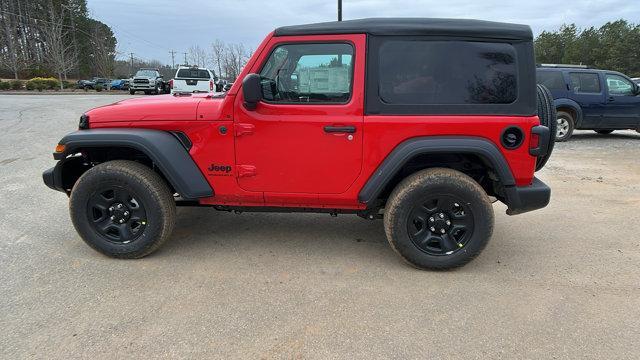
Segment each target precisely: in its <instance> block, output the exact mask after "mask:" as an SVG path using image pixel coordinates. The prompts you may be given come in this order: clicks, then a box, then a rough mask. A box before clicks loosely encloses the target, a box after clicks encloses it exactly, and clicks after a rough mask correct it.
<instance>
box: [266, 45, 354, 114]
mask: <svg viewBox="0 0 640 360" xmlns="http://www.w3.org/2000/svg"><path fill="white" fill-rule="evenodd" d="M301 44H302V45H324V44H345V45H349V46H350V47H351V50H352V55H351V64H352V65H351V78H350V80H349V97H348V98H347V100H345V101H330V102H293V101H291V102H279V101H269V100H266V99H264V98H262V99H260V101H261V102H264V103H266V104H269V105H348V104H350V103H351V100H353V80H354V78H355V67H356V56H358V55H357V52H356V45H355V44H354V43H353V42H352V41H350V40H327V41H317V40H315V41H283V42H278V43H275V44H274V45H273V47H271V49H270V50H269V54H268V55H267V56H266V57H265V58H264V61H263V62H262V64H260V67H259V68H258V71H257V74H258V75H260V74H261V73H262V70H263V69H264V67H265V66H266V65H267V62H269V59H271V55H273V53H274V52H275V51H276V49H278V48H279V47H281V46H285V45H301Z"/></svg>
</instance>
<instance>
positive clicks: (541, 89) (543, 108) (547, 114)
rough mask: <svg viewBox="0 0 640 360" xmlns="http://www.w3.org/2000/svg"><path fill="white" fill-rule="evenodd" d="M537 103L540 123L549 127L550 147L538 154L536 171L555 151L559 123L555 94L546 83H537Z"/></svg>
mask: <svg viewBox="0 0 640 360" xmlns="http://www.w3.org/2000/svg"><path fill="white" fill-rule="evenodd" d="M536 95H537V105H538V118H539V119H540V125H542V126H546V127H547V128H548V129H549V134H550V136H549V147H548V148H547V153H546V154H545V155H543V156H538V159H537V160H536V171H538V170H540V169H542V168H543V167H544V165H545V164H546V163H547V161H548V160H549V157H551V153H552V152H553V145H554V144H555V141H556V136H555V135H556V128H557V127H558V123H557V120H556V107H555V105H553V96H552V95H551V91H549V89H547V87H546V86H544V85H540V84H538V85H537V88H536Z"/></svg>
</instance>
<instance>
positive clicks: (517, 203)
mask: <svg viewBox="0 0 640 360" xmlns="http://www.w3.org/2000/svg"><path fill="white" fill-rule="evenodd" d="M504 192H505V204H507V206H508V207H509V208H508V209H507V214H508V215H517V214H522V213H525V212H528V211H533V210H537V209H541V208H543V207H545V206H547V205H548V204H549V200H550V199H551V189H550V188H549V186H547V184H545V183H543V182H542V181H540V179H538V178H536V177H534V178H533V181H532V182H531V185H529V186H508V187H505V189H504Z"/></svg>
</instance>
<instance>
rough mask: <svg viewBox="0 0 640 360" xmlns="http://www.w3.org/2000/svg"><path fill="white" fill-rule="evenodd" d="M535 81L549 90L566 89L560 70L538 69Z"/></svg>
mask: <svg viewBox="0 0 640 360" xmlns="http://www.w3.org/2000/svg"><path fill="white" fill-rule="evenodd" d="M536 81H537V83H538V84H540V85H544V86H546V87H547V88H548V89H549V90H566V89H567V86H566V85H565V83H564V78H563V77H562V72H560V71H538V72H537V73H536Z"/></svg>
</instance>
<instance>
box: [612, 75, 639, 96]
mask: <svg viewBox="0 0 640 360" xmlns="http://www.w3.org/2000/svg"><path fill="white" fill-rule="evenodd" d="M606 79H607V89H608V90H609V94H611V95H624V96H628V95H634V92H633V84H631V82H629V80H627V79H625V78H623V77H622V76H619V75H613V74H607V75H606Z"/></svg>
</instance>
